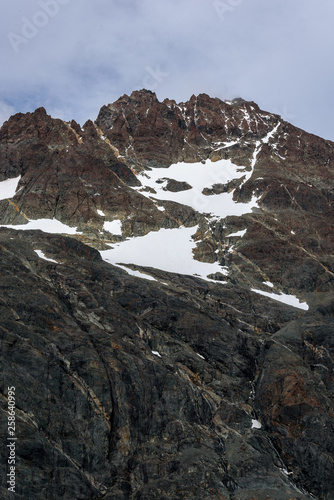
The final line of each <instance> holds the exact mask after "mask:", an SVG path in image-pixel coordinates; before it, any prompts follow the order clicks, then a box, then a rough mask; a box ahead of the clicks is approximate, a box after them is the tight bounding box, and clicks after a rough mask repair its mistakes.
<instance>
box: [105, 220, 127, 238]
mask: <svg viewBox="0 0 334 500" xmlns="http://www.w3.org/2000/svg"><path fill="white" fill-rule="evenodd" d="M103 229H104V230H105V231H109V233H111V234H115V235H117V236H121V235H122V221H121V220H113V221H106V222H105V223H104V224H103Z"/></svg>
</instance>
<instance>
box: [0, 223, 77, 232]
mask: <svg viewBox="0 0 334 500" xmlns="http://www.w3.org/2000/svg"><path fill="white" fill-rule="evenodd" d="M0 227H7V228H9V229H17V230H19V229H20V230H21V231H24V230H26V231H30V230H32V229H40V230H41V231H43V232H44V233H52V234H57V233H62V234H82V233H81V232H78V231H77V229H76V228H74V227H70V226H67V225H66V224H63V223H62V222H60V221H59V220H57V219H36V220H30V221H29V222H28V223H27V224H19V225H17V226H14V225H8V224H7V225H1V226H0Z"/></svg>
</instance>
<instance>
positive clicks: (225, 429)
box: [0, 91, 334, 500]
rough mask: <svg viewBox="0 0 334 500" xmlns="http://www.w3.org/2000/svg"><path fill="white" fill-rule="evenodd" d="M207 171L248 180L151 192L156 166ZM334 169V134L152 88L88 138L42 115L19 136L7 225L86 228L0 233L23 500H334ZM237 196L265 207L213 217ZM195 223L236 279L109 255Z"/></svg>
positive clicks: (4, 334) (206, 258)
mask: <svg viewBox="0 0 334 500" xmlns="http://www.w3.org/2000/svg"><path fill="white" fill-rule="evenodd" d="M208 159H210V160H212V161H213V162H216V161H218V160H220V159H227V160H231V162H233V163H234V164H235V165H238V166H239V167H240V169H241V170H240V171H239V172H238V175H236V177H237V178H233V179H226V178H225V177H226V176H225V175H224V173H221V174H219V175H216V177H214V178H210V182H208V185H207V186H206V187H205V189H203V191H202V190H200V191H199V192H196V196H202V195H204V196H203V198H205V203H203V206H202V208H201V210H200V209H197V208H194V207H193V206H189V204H185V203H182V198H180V199H181V202H180V201H175V200H174V198H173V196H172V195H175V194H177V195H180V196H181V195H184V196H187V195H188V194H187V193H190V192H191V191H190V190H191V189H192V188H193V185H195V181H196V179H189V178H187V181H186V180H184V179H183V178H181V179H179V180H178V179H174V178H173V176H172V175H165V172H164V173H163V174H161V177H157V179H158V180H157V181H156V183H155V184H154V187H152V186H153V184H152V185H146V184H145V176H146V178H148V177H149V174H150V173H152V171H154V169H155V168H159V169H161V168H163V167H169V166H170V165H171V164H173V163H176V162H181V161H182V162H188V163H189V162H190V163H193V162H203V164H204V163H205V160H208ZM333 164H334V144H333V143H331V142H330V141H325V140H323V139H321V138H318V137H316V136H313V135H311V134H308V133H306V132H304V131H302V130H300V129H297V128H295V127H293V126H292V125H290V124H288V123H287V122H285V121H283V120H282V119H281V117H279V116H278V115H274V114H270V113H267V112H264V111H262V110H260V109H259V108H258V106H257V105H256V104H255V103H253V102H246V101H243V100H242V99H237V100H234V101H232V102H223V101H221V100H219V99H213V98H210V97H209V96H207V95H205V94H201V95H199V96H197V97H196V96H192V97H191V99H190V100H189V101H188V102H186V103H179V104H177V103H176V102H174V101H171V100H168V99H165V100H164V101H163V102H159V101H158V99H157V97H156V95H155V94H154V93H152V92H149V91H136V92H133V93H132V94H131V96H127V95H125V96H123V97H121V98H120V99H119V100H118V101H116V102H115V103H113V104H110V105H108V106H104V107H103V108H102V109H101V111H100V113H99V116H98V118H97V120H96V122H95V123H93V122H91V121H88V122H87V123H86V124H84V126H83V127H81V126H80V125H79V124H77V123H75V122H74V121H72V122H70V123H67V122H63V121H62V120H55V119H52V118H51V117H50V116H48V115H47V113H46V111H45V110H44V109H43V108H40V109H38V110H36V111H35V112H34V113H27V114H25V115H23V114H18V115H15V116H13V117H11V118H10V120H8V122H6V123H5V124H4V125H3V127H2V128H1V130H0V182H2V181H5V180H8V179H14V178H18V177H19V176H20V180H19V183H18V188H17V190H16V193H15V195H14V196H13V197H12V198H8V199H2V200H0V225H1V226H4V225H10V224H14V225H15V224H27V223H28V220H34V219H49V220H52V219H57V220H58V221H60V222H62V223H63V224H67V225H68V226H71V227H76V228H78V233H79V232H80V234H76V235H73V236H72V237H68V236H65V235H64V234H48V233H46V232H42V231H21V230H14V229H9V228H5V227H0V252H1V273H0V290H1V299H0V308H1V315H0V318H1V320H0V330H1V357H2V378H1V388H0V389H1V390H0V393H1V409H2V412H3V415H4V421H5V420H6V410H7V406H8V398H7V388H8V387H10V386H15V388H16V403H17V405H16V424H17V427H16V435H17V438H18V440H17V446H16V453H17V463H16V471H17V488H16V498H18V499H22V500H23V499H24V500H32V499H37V500H38V499H41V500H42V499H43V500H44V499H45V498H48V499H54V498H64V499H73V498H78V499H102V498H104V499H113V500H128V499H129V500H144V499H145V500H149V499H152V500H153V499H159V500H160V499H166V500H167V499H169V498H172V499H182V498H187V499H201V500H202V499H203V500H206V499H207V500H209V499H216V498H219V499H223V500H224V499H228V500H253V499H256V500H268V499H272V500H274V499H275V500H288V499H298V500H305V499H311V498H316V499H319V500H331V499H332V498H333V495H334V483H333V477H332V467H331V464H332V463H333V460H334V442H333V437H332V436H333V432H332V429H333V425H334V424H333V415H334V408H333V401H334V400H333V390H334V389H333V388H334V383H333V382H334V381H333V356H334V353H333V348H334V346H333V342H332V340H331V337H332V335H331V331H332V329H333V314H334V306H333V304H334V295H333V277H334V261H333V255H332V254H333V252H332V249H333V243H334V242H333V236H332V235H333V229H334V228H333V220H334V218H333V215H334V214H333V193H334V190H333V186H334V183H333V180H334V179H333V177H334V170H333ZM240 172H241V174H240ZM211 181H212V182H211ZM210 183H211V184H210ZM161 188H162V193H163V196H160V197H159V196H158V190H159V189H161ZM222 193H230V197H231V199H230V202H231V203H233V200H234V202H239V203H242V202H243V203H246V202H249V201H250V200H252V199H253V198H255V197H256V199H257V204H256V206H254V208H253V209H249V210H248V211H245V212H244V214H243V215H233V214H228V215H227V216H224V217H222V216H221V217H218V216H213V215H212V213H211V208H210V207H211V205H210V203H211V201H212V200H216V199H217V197H218V196H220V195H221V194H222ZM164 196H166V198H164ZM232 196H233V199H232ZM2 197H3V198H4V196H2ZM180 199H179V198H178V200H180ZM187 199H188V200H189V198H187ZM189 203H190V201H189ZM115 222H116V225H117V228H118V229H117V230H113V229H112V228H113V227H114V226H112V225H110V223H115ZM106 223H109V224H106ZM182 226H187V227H189V228H190V227H191V228H194V232H193V240H192V242H193V257H194V259H196V260H198V261H201V262H202V263H203V262H204V263H208V264H210V263H217V262H218V263H219V264H220V266H218V269H220V270H221V272H219V271H218V272H217V271H215V272H212V273H211V274H210V275H209V276H208V279H206V280H203V279H200V278H199V277H198V276H196V275H184V274H176V273H171V272H167V271H164V270H162V269H157V268H154V267H152V266H151V267H143V266H140V265H139V264H136V263H135V262H128V263H127V264H126V265H125V267H124V266H123V269H127V270H128V271H129V273H127V272H126V271H125V270H123V269H121V268H119V267H115V266H112V265H110V264H108V263H107V262H106V261H104V260H102V258H101V255H103V254H102V253H101V254H100V252H99V251H98V250H104V249H106V248H110V246H112V245H114V246H115V245H116V244H117V243H119V242H121V241H124V240H125V239H126V238H134V237H136V236H143V235H146V234H148V233H150V232H153V231H157V230H159V229H161V228H165V229H172V228H178V227H182ZM113 231H114V232H113ZM152 234H153V233H152ZM163 250H164V249H163V248H162V249H161V248H160V249H159V251H160V252H162V254H163ZM166 259H168V257H167V256H166ZM122 262H123V261H122ZM215 269H216V268H215ZM130 273H133V274H134V275H135V276H133V275H131V274H130ZM136 276H137V277H136ZM138 276H140V277H138ZM145 278H146V279H145ZM210 280H211V281H210ZM254 290H256V291H257V292H254ZM258 292H261V293H265V294H268V295H269V297H267V296H263V295H261V294H260V293H258ZM269 292H273V293H274V294H276V295H275V296H270V293H269ZM281 293H284V294H288V296H289V297H291V296H292V295H296V296H297V297H298V299H300V300H304V301H307V304H308V306H309V309H308V310H306V309H307V307H306V308H304V309H300V308H296V307H292V306H289V305H286V304H284V303H281V302H279V301H277V300H273V297H276V298H277V297H278V298H279V297H280V296H279V294H281ZM270 297H271V298H270ZM10 495H11V494H10V493H9V492H8V490H7V485H6V477H5V476H4V475H3V476H2V483H1V496H2V498H8V499H9V498H11V496H10Z"/></svg>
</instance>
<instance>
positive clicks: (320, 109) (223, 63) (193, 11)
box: [0, 0, 334, 139]
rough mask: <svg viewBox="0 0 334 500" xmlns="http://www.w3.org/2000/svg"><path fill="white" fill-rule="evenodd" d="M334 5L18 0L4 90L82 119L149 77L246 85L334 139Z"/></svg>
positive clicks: (0, 90) (10, 22)
mask: <svg viewBox="0 0 334 500" xmlns="http://www.w3.org/2000/svg"><path fill="white" fill-rule="evenodd" d="M52 9H53V10H52ZM333 15H334V4H333V3H332V1H331V0H324V1H323V2H322V3H321V6H320V5H319V4H315V2H314V1H313V0H286V1H285V2H281V1H280V0H271V2H270V4H268V2H264V0H252V1H249V0H247V1H246V0H168V1H165V2H157V1H156V0H113V2H110V0H96V1H95V2H91V1H90V0H33V1H31V2H29V4H27V2H26V1H25V0H16V1H15V2H11V3H7V4H6V5H5V6H4V7H3V9H2V16H1V19H0V30H1V32H2V33H4V34H5V35H4V38H3V41H2V44H0V62H1V66H2V67H4V68H6V72H3V74H2V78H1V82H0V95H1V96H2V99H4V100H5V101H6V102H8V103H10V104H11V105H13V106H14V107H15V108H16V109H19V110H20V111H23V112H25V111H32V110H33V109H35V108H36V107H37V106H41V105H43V106H45V107H46V108H47V110H48V112H50V113H51V111H52V112H53V110H55V112H56V113H57V114H58V115H60V114H61V115H62V116H61V117H62V118H64V119H67V120H69V119H71V118H75V119H76V120H77V121H79V122H81V123H82V122H84V121H86V119H88V118H92V119H94V118H95V117H96V116H97V113H98V111H99V108H100V107H101V106H102V105H103V104H106V103H109V102H112V101H114V100H115V99H117V98H118V97H119V96H120V95H123V94H124V93H131V91H132V90H134V89H139V88H143V87H149V88H151V89H152V90H154V91H156V93H157V95H158V97H159V98H161V99H163V98H165V97H170V98H174V99H176V100H177V101H184V100H187V99H189V97H190V96H191V95H192V94H197V93H199V92H206V93H208V94H210V95H212V96H217V97H220V98H222V99H225V98H231V97H236V96H242V97H244V98H246V99H250V100H255V101H257V102H258V103H259V104H260V106H261V107H263V108H265V109H267V110H269V111H270V110H274V109H276V110H277V109H279V110H280V109H281V110H282V114H283V112H284V109H288V110H289V113H288V114H289V115H291V116H293V117H294V118H293V119H292V121H293V122H294V123H295V124H297V125H298V126H300V127H302V128H307V129H308V130H310V131H313V132H315V133H318V134H319V135H323V136H326V137H327V138H330V136H331V135H332V139H334V136H333V130H332V124H331V123H332V117H331V108H332V107H333V97H332V91H331V88H332V87H333V80H334V78H333V77H334V70H333V68H332V65H331V64H330V63H329V61H331V59H332V53H333V48H334V47H333V41H334V37H333V35H332V26H331V22H332V21H331V20H332V19H333ZM10 34H12V35H10ZM13 35H16V36H17V37H23V38H24V39H25V41H23V40H21V39H20V38H16V39H15V37H14V38H13ZM29 37H30V38H29ZM15 44H16V45H15ZM15 49H17V50H15ZM311 103H312V106H311Z"/></svg>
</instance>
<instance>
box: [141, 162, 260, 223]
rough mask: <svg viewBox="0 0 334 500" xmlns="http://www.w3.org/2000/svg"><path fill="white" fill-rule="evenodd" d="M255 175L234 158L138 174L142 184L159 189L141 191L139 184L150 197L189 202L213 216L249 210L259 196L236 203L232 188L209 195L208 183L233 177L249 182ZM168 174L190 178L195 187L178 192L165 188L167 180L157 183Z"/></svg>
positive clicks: (211, 184) (221, 182)
mask: <svg viewBox="0 0 334 500" xmlns="http://www.w3.org/2000/svg"><path fill="white" fill-rule="evenodd" d="M251 175H252V171H250V170H246V167H239V166H237V165H234V164H233V163H232V162H231V160H219V161H216V162H212V161H211V160H206V162H205V163H201V162H198V163H183V162H181V163H176V164H174V165H171V166H170V167H168V168H156V169H152V170H149V171H145V172H141V173H140V174H139V175H138V178H139V180H140V181H141V182H142V184H143V186H148V187H150V188H153V189H154V190H155V191H156V194H154V195H152V194H151V193H149V192H146V191H141V189H142V187H139V188H136V189H137V190H139V191H140V193H141V194H142V195H144V196H146V197H148V198H153V199H154V198H155V199H159V200H170V201H175V202H177V203H182V204H183V205H188V206H190V207H192V208H193V209H195V210H197V211H199V212H202V213H203V212H206V211H207V212H210V213H211V214H212V215H213V216H218V217H222V218H224V217H226V216H227V215H236V216H239V215H243V214H246V213H250V212H251V211H252V208H253V207H256V206H257V198H256V197H253V198H252V201H250V202H249V203H236V202H235V201H233V192H230V193H221V194H217V195H211V196H206V195H203V194H202V191H203V189H204V188H205V187H207V188H211V187H212V186H213V184H226V183H227V182H229V181H230V180H232V179H240V178H242V177H244V182H246V181H247V180H248V179H249V178H250V177H251ZM163 178H169V179H175V180H176V181H180V182H184V181H185V182H187V183H188V184H189V185H190V186H192V189H188V190H186V191H179V192H176V193H174V192H170V191H164V190H163V187H164V185H165V183H162V184H161V183H157V182H156V181H158V180H159V179H163Z"/></svg>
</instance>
